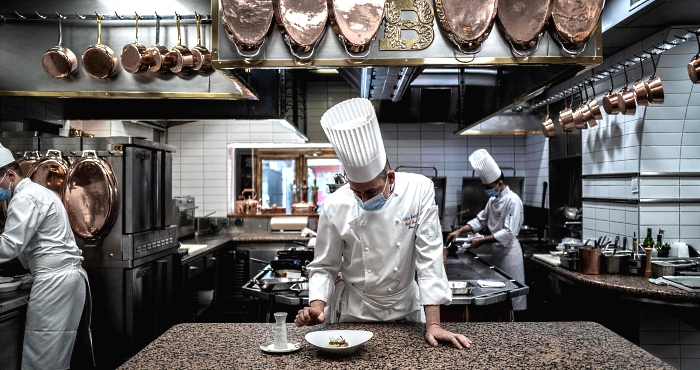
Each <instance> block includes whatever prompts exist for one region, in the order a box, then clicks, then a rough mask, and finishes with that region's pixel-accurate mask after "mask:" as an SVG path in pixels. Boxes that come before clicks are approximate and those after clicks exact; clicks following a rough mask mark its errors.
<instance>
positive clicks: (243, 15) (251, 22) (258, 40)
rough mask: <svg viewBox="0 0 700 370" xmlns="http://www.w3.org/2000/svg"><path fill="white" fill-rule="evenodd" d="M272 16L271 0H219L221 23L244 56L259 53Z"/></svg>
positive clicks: (271, 22) (269, 30)
mask: <svg viewBox="0 0 700 370" xmlns="http://www.w3.org/2000/svg"><path fill="white" fill-rule="evenodd" d="M273 18H274V10H273V8H272V0H259V1H249V0H221V25H222V26H223V27H224V30H225V31H226V35H227V36H228V38H229V39H230V40H231V41H232V42H233V43H234V44H236V51H237V52H238V54H239V55H240V56H242V57H244V58H254V57H255V56H257V55H258V54H259V53H260V51H261V50H262V48H263V46H264V45H265V42H267V39H268V37H270V33H271V32H272V27H273V24H274V23H273ZM244 52H250V53H248V54H245V53H244Z"/></svg>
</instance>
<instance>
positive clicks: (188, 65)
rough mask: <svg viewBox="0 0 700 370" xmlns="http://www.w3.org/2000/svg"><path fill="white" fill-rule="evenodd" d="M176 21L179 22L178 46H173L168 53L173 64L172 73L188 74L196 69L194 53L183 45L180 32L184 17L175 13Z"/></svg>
mask: <svg viewBox="0 0 700 370" xmlns="http://www.w3.org/2000/svg"><path fill="white" fill-rule="evenodd" d="M175 19H176V22H177V45H175V46H173V48H172V49H170V52H169V53H168V55H169V56H170V59H172V63H173V64H172V66H171V67H170V72H173V73H187V72H189V71H191V70H192V69H193V68H194V57H193V56H192V51H190V49H188V48H187V46H185V45H182V33H181V32H180V19H182V17H181V16H180V14H177V13H175Z"/></svg>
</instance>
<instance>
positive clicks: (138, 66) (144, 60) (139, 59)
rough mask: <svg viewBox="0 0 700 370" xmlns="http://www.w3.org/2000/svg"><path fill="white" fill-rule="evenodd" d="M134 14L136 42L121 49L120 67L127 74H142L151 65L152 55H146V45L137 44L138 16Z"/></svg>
mask: <svg viewBox="0 0 700 370" xmlns="http://www.w3.org/2000/svg"><path fill="white" fill-rule="evenodd" d="M134 14H136V40H135V41H134V42H132V43H131V44H127V45H124V47H123V48H122V53H121V59H122V67H123V68H124V70H125V71H127V72H129V73H139V72H144V71H146V70H147V69H148V67H149V66H150V65H151V58H152V55H151V54H149V53H146V45H144V44H142V43H140V42H139V14H138V13H134Z"/></svg>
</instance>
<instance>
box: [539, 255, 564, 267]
mask: <svg viewBox="0 0 700 370" xmlns="http://www.w3.org/2000/svg"><path fill="white" fill-rule="evenodd" d="M532 258H537V259H538V260H540V261H544V262H546V263H548V264H550V265H552V266H559V265H560V264H561V262H559V256H552V255H551V254H533V255H532Z"/></svg>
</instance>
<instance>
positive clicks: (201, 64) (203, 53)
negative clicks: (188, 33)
mask: <svg viewBox="0 0 700 370" xmlns="http://www.w3.org/2000/svg"><path fill="white" fill-rule="evenodd" d="M194 14H195V17H196V18H197V46H195V47H193V48H192V49H191V50H190V51H191V52H192V56H193V57H194V66H192V69H193V70H195V71H202V72H206V71H208V70H209V68H211V52H210V51H209V50H208V49H207V48H206V47H204V46H203V45H202V31H201V27H202V25H201V23H202V16H201V15H200V14H199V13H197V12H195V13H194Z"/></svg>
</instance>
